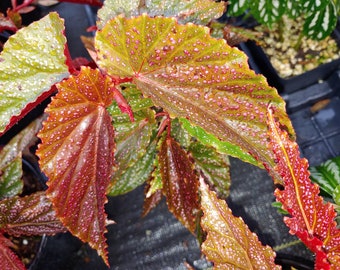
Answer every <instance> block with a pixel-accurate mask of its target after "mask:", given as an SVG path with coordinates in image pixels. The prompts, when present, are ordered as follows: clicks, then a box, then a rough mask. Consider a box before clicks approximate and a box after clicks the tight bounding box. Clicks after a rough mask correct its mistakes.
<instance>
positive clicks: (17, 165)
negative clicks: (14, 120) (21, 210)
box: [0, 119, 40, 200]
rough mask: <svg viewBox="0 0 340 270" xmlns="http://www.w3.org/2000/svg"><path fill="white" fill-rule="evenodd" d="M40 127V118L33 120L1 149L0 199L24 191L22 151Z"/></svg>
mask: <svg viewBox="0 0 340 270" xmlns="http://www.w3.org/2000/svg"><path fill="white" fill-rule="evenodd" d="M39 129H40V119H38V120H35V121H33V122H32V123H31V124H29V125H28V126H27V127H26V128H25V129H23V130H22V131H21V132H20V133H18V134H17V135H16V136H15V137H14V138H13V139H11V140H10V141H9V142H8V143H7V144H6V145H5V146H4V148H3V149H2V150H1V151H0V200H1V199H3V198H8V197H13V196H15V195H18V194H19V193H21V192H22V188H23V182H22V180H21V177H22V160H21V158H22V151H23V150H24V149H25V148H26V147H27V145H28V144H29V143H30V142H31V140H32V138H33V137H34V136H35V135H36V133H37V132H38V130H39Z"/></svg>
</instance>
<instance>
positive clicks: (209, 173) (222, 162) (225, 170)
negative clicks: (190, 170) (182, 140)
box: [189, 142, 230, 199]
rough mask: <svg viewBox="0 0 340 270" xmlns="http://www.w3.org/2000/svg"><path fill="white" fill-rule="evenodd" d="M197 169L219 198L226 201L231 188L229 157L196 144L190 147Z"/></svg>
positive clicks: (211, 148)
mask: <svg viewBox="0 0 340 270" xmlns="http://www.w3.org/2000/svg"><path fill="white" fill-rule="evenodd" d="M189 152H190V153H191V155H192V157H193V159H194V161H195V167H196V168H197V169H198V170H199V171H201V172H202V174H203V176H204V179H205V180H206V181H207V182H208V183H209V185H210V186H211V187H213V190H214V191H216V192H217V194H218V195H219V198H221V199H222V198H223V199H226V198H227V197H228V195H229V187H230V170H229V167H230V163H229V158H228V156H227V155H223V154H219V153H218V152H216V150H215V149H214V148H213V147H208V146H206V145H203V144H201V143H199V142H194V143H192V144H191V145H190V147H189Z"/></svg>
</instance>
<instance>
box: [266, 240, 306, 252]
mask: <svg viewBox="0 0 340 270" xmlns="http://www.w3.org/2000/svg"><path fill="white" fill-rule="evenodd" d="M300 243H302V242H301V240H300V239H297V240H294V241H290V242H288V243H283V244H281V245H279V246H276V247H274V248H273V249H274V250H275V252H278V251H280V250H282V249H285V248H289V247H292V246H295V245H298V244H300Z"/></svg>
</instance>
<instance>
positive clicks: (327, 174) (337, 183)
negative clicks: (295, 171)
mask: <svg viewBox="0 0 340 270" xmlns="http://www.w3.org/2000/svg"><path fill="white" fill-rule="evenodd" d="M309 170H310V173H311V179H312V181H313V182H315V183H317V184H318V185H319V186H320V188H321V190H322V191H323V192H324V195H325V196H328V197H329V198H332V199H333V201H334V203H335V204H336V205H337V207H336V210H337V211H339V207H340V157H335V158H332V159H329V160H327V161H325V162H324V163H322V164H320V165H319V166H315V167H311V168H310V169H309Z"/></svg>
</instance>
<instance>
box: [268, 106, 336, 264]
mask: <svg viewBox="0 0 340 270" xmlns="http://www.w3.org/2000/svg"><path fill="white" fill-rule="evenodd" d="M268 125H269V132H268V133H269V136H270V139H271V142H270V144H269V147H270V148H271V149H272V150H273V152H274V154H275V159H276V164H277V165H276V167H275V169H276V170H277V172H278V173H279V174H280V175H281V177H282V179H283V183H284V190H282V191H281V190H278V189H277V190H276V191H275V195H276V197H277V200H278V201H280V202H281V203H282V205H283V207H284V208H285V210H287V211H288V212H289V213H290V215H291V217H289V218H288V217H286V218H285V223H286V224H287V226H288V227H289V228H290V232H291V233H292V234H296V235H297V236H298V237H300V239H301V240H302V241H303V242H304V243H305V244H306V246H307V247H309V248H310V249H311V250H312V251H313V252H315V253H316V261H317V262H318V263H321V262H322V261H324V260H323V257H324V253H325V254H327V258H328V261H329V262H330V263H331V264H336V266H337V267H340V264H339V258H340V231H339V230H338V229H337V228H336V222H335V221H334V218H335V216H336V212H335V211H334V207H333V205H332V204H330V203H324V202H323V199H322V197H321V196H319V195H318V194H319V186H318V185H316V184H313V183H312V182H311V181H310V179H309V175H310V174H309V171H308V161H307V160H306V159H303V158H300V152H299V148H298V145H297V144H296V142H293V141H291V140H290V139H289V137H288V134H287V132H285V131H283V130H281V128H280V125H279V123H276V122H275V120H274V116H273V113H272V111H271V109H268ZM325 264H326V265H327V264H328V263H325Z"/></svg>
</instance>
